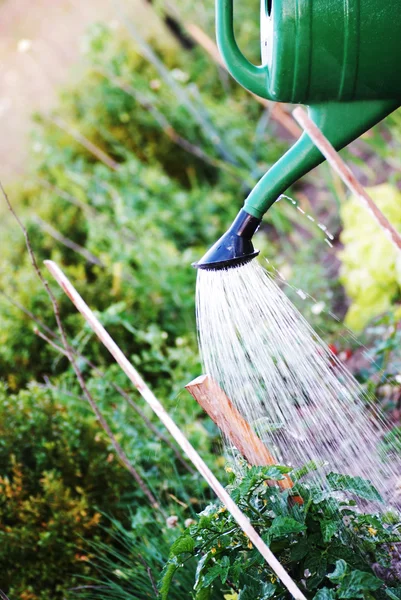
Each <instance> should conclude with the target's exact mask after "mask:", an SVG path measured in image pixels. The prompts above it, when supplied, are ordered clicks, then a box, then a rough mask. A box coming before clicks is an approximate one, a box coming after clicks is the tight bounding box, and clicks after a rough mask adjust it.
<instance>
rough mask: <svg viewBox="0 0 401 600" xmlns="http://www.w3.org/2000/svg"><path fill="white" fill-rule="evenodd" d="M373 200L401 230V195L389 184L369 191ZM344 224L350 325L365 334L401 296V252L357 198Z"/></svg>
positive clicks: (343, 275)
mask: <svg viewBox="0 0 401 600" xmlns="http://www.w3.org/2000/svg"><path fill="white" fill-rule="evenodd" d="M369 193H370V195H371V196H372V199H373V200H374V202H375V203H376V204H377V206H378V207H379V208H380V209H381V210H382V212H383V213H384V215H385V216H386V217H387V218H388V219H389V221H390V222H391V223H392V225H393V226H394V227H395V228H396V229H398V230H399V231H401V194H400V193H399V192H398V190H397V189H396V188H395V187H393V186H391V185H388V184H383V185H380V186H377V187H375V188H371V189H370V190H369ZM341 217H342V221H343V225H344V229H343V232H342V234H341V241H342V243H343V244H344V250H343V251H342V252H341V255H340V256H341V260H342V267H341V281H342V283H343V285H344V287H345V290H346V292H347V294H348V296H349V297H350V298H351V300H352V304H351V307H350V308H349V310H348V313H347V316H346V324H347V325H349V326H350V327H351V328H352V329H354V330H355V331H361V330H362V329H363V328H364V327H365V326H366V324H367V323H368V322H369V321H370V320H371V319H372V318H373V317H376V316H378V315H380V314H381V313H383V312H386V311H388V310H389V309H390V308H391V307H392V304H393V303H394V301H396V300H397V299H398V297H399V295H400V286H401V275H400V273H401V271H400V260H399V252H398V251H397V249H396V248H395V246H394V245H393V243H392V242H391V241H390V240H389V239H388V237H387V236H386V234H385V233H384V232H383V230H382V229H381V228H380V226H379V225H377V223H376V221H375V219H374V218H373V217H372V216H371V215H370V213H369V211H368V210H367V209H365V208H364V207H363V206H361V203H360V201H359V200H358V199H357V198H354V197H352V198H350V199H349V200H347V202H346V203H345V204H344V206H343V207H342V209H341Z"/></svg>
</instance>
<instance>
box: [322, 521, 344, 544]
mask: <svg viewBox="0 0 401 600" xmlns="http://www.w3.org/2000/svg"><path fill="white" fill-rule="evenodd" d="M339 525H340V524H339V523H338V521H321V523H320V529H321V531H322V536H323V541H324V542H326V543H328V542H330V541H331V538H332V537H333V535H334V534H335V533H337V531H338V530H339Z"/></svg>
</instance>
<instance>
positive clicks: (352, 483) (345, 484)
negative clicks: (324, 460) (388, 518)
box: [327, 473, 383, 502]
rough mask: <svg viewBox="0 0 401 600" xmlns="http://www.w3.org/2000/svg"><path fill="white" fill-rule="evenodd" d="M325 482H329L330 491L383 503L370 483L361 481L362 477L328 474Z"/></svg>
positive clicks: (364, 480)
mask: <svg viewBox="0 0 401 600" xmlns="http://www.w3.org/2000/svg"><path fill="white" fill-rule="evenodd" d="M327 481H328V482H329V484H330V487H331V489H332V490H335V491H336V490H341V491H343V492H350V493H351V494H355V495H356V496H358V497H359V498H363V499H364V500H371V501H373V502H383V498H382V497H381V496H380V494H379V492H378V491H377V489H376V488H375V487H374V486H373V485H372V484H371V483H370V481H368V480H367V479H362V477H351V476H350V475H340V474H339V473H329V474H328V475H327Z"/></svg>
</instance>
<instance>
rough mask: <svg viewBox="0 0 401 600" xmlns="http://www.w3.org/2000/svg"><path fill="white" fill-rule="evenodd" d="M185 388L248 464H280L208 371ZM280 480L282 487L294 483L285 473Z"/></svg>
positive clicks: (290, 486) (289, 486) (287, 487)
mask: <svg viewBox="0 0 401 600" xmlns="http://www.w3.org/2000/svg"><path fill="white" fill-rule="evenodd" d="M185 389H186V390H188V392H189V393H190V394H191V396H192V397H193V398H195V400H196V401H197V402H198V404H200V406H201V407H202V408H203V410H204V411H205V412H207V414H208V415H209V417H210V418H211V419H212V421H214V422H215V423H216V425H217V427H219V429H221V431H222V432H223V433H224V435H225V436H226V437H227V438H228V439H229V440H230V441H231V442H232V443H233V444H234V446H235V447H236V448H237V450H238V451H239V452H240V453H241V454H242V456H244V457H245V458H246V460H247V461H248V462H249V464H251V465H256V466H261V467H263V466H265V465H276V464H277V460H276V459H275V458H274V456H273V455H272V454H270V452H269V450H268V449H267V448H266V446H265V445H264V443H263V442H262V440H261V439H260V438H259V437H258V436H257V435H256V433H255V432H254V431H253V429H252V428H251V426H250V425H249V423H248V422H247V421H246V420H245V419H244V417H243V416H242V415H241V414H240V412H239V411H238V410H237V408H236V407H235V406H234V405H233V403H232V402H231V400H230V398H229V397H228V396H227V395H226V393H225V392H224V391H223V390H222V389H221V387H220V386H219V385H218V384H217V383H216V382H215V381H213V379H211V377H209V375H200V376H199V377H197V378H196V379H194V380H193V381H191V382H190V383H188V385H186V386H185ZM277 483H278V485H279V486H280V487H281V488H282V489H289V488H292V487H293V485H294V484H293V482H292V481H291V479H290V477H288V475H285V476H284V479H283V480H281V481H278V482H277Z"/></svg>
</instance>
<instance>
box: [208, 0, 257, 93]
mask: <svg viewBox="0 0 401 600" xmlns="http://www.w3.org/2000/svg"><path fill="white" fill-rule="evenodd" d="M216 36H217V45H218V47H219V50H220V53H221V56H222V57H223V60H224V63H225V65H226V67H227V70H228V71H229V73H230V74H231V75H232V76H233V77H234V79H236V81H238V83H239V84H240V85H242V86H243V87H244V88H246V89H247V90H249V91H250V92H253V93H254V94H256V95H257V96H261V97H262V98H268V95H267V82H268V69H267V66H260V67H257V66H256V65H253V64H252V63H251V62H249V60H248V59H247V58H245V56H244V55H243V54H242V52H241V50H240V49H239V48H238V44H237V42H236V40H235V35H234V6H233V0H216Z"/></svg>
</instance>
